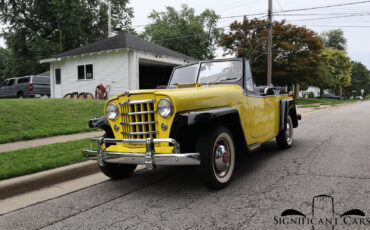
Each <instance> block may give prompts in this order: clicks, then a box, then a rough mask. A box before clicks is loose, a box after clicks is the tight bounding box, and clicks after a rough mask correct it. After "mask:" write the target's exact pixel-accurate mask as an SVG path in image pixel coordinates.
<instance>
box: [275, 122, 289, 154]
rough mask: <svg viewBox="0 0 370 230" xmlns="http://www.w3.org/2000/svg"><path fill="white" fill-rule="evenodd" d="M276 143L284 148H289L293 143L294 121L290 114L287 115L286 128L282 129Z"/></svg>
mask: <svg viewBox="0 0 370 230" xmlns="http://www.w3.org/2000/svg"><path fill="white" fill-rule="evenodd" d="M276 143H277V144H278V145H279V147H280V148H282V149H287V148H290V147H292V145H293V122H292V118H291V117H290V115H288V117H287V123H286V129H285V130H283V131H280V133H279V135H278V136H277V137H276Z"/></svg>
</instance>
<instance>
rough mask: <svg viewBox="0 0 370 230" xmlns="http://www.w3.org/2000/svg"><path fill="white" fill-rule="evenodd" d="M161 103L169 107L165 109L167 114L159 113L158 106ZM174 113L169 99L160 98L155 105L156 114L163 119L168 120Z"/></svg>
mask: <svg viewBox="0 0 370 230" xmlns="http://www.w3.org/2000/svg"><path fill="white" fill-rule="evenodd" d="M161 103H168V104H167V105H169V107H167V108H168V109H169V112H167V113H165V114H163V113H161V112H160V105H161ZM173 112H174V107H173V103H172V101H171V99H170V98H168V97H164V98H161V99H160V100H159V101H158V104H157V113H158V114H159V115H160V116H161V117H163V118H168V117H170V116H171V115H172V114H173Z"/></svg>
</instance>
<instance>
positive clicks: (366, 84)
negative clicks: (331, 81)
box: [344, 61, 370, 96]
mask: <svg viewBox="0 0 370 230" xmlns="http://www.w3.org/2000/svg"><path fill="white" fill-rule="evenodd" d="M351 65H352V73H351V85H350V86H348V87H346V88H345V89H344V93H345V95H347V96H352V95H355V96H358V95H360V94H361V89H364V91H365V92H364V95H366V94H369V93H370V71H369V70H368V69H367V68H366V66H364V65H363V64H362V63H361V62H356V61H352V62H351ZM354 91H356V92H355V94H354Z"/></svg>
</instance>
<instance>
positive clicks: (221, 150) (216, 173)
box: [196, 126, 236, 189]
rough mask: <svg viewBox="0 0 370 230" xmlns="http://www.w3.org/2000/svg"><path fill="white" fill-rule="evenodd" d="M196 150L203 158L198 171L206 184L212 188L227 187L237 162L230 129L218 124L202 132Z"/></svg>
mask: <svg viewBox="0 0 370 230" xmlns="http://www.w3.org/2000/svg"><path fill="white" fill-rule="evenodd" d="M196 151H197V152H199V153H200V158H201V159H200V160H201V164H200V166H198V167H197V172H198V174H199V176H200V178H201V179H202V181H203V182H204V184H205V185H206V186H207V187H209V188H211V189H220V188H224V187H226V186H227V185H228V184H229V183H230V181H231V179H232V177H233V174H234V169H235V162H236V160H235V158H236V154H235V145H234V142H233V138H232V135H231V133H230V131H229V130H228V129H227V128H225V127H223V126H218V127H215V128H212V129H211V130H209V131H207V132H204V133H202V134H201V135H200V137H199V138H198V141H197V145H196ZM216 155H218V156H216ZM216 157H217V158H218V159H216Z"/></svg>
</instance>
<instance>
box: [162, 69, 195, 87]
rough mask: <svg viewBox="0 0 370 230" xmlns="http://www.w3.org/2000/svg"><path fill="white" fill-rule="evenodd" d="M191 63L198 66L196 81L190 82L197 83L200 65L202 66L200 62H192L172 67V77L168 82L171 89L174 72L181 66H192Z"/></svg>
mask: <svg viewBox="0 0 370 230" xmlns="http://www.w3.org/2000/svg"><path fill="white" fill-rule="evenodd" d="M191 65H198V68H197V72H196V75H195V76H196V78H195V80H196V81H195V82H194V83H190V84H195V83H196V82H197V81H198V75H199V66H200V62H191V63H188V64H186V65H179V66H175V67H174V68H173V69H172V72H171V77H170V79H169V80H168V83H167V89H171V81H172V78H173V74H174V72H175V71H176V70H177V69H180V68H184V67H187V66H191Z"/></svg>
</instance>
